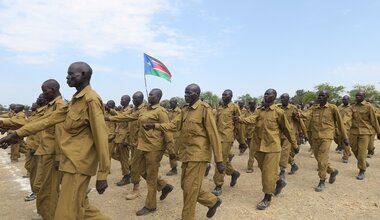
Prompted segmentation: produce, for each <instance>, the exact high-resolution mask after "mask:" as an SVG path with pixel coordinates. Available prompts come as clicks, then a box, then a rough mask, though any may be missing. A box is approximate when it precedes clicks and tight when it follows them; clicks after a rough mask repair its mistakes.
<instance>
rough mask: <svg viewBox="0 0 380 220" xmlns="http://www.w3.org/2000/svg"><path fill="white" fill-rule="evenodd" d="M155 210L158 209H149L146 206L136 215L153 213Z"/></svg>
mask: <svg viewBox="0 0 380 220" xmlns="http://www.w3.org/2000/svg"><path fill="white" fill-rule="evenodd" d="M155 211H156V209H148V208H146V207H143V208H142V209H140V210H139V211H137V212H136V215H137V216H143V215H147V214H150V213H153V212H155Z"/></svg>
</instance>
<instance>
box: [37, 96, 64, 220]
mask: <svg viewBox="0 0 380 220" xmlns="http://www.w3.org/2000/svg"><path fill="white" fill-rule="evenodd" d="M65 107H66V103H65V102H64V101H63V99H62V97H61V96H58V97H56V98H55V99H54V100H52V101H51V102H49V103H48V104H47V105H46V106H45V110H44V115H48V114H51V113H52V112H55V111H58V110H60V109H62V108H65ZM59 129H63V128H62V123H59V124H56V125H55V126H52V127H49V128H47V129H45V130H43V131H41V132H40V134H41V141H40V146H39V147H38V149H37V150H36V152H35V154H34V155H36V156H37V157H38V165H37V174H36V179H37V180H36V181H37V182H39V183H40V189H39V191H38V197H37V203H36V205H37V213H38V214H40V215H41V216H42V218H43V219H46V220H49V219H53V218H54V213H55V209H56V205H57V201H58V193H59V184H60V182H61V172H59V171H58V170H56V169H55V167H54V165H53V164H54V162H55V161H59V157H60V153H61V150H60V149H58V148H59V146H58V145H59V144H58V143H57V141H58V139H59V137H57V134H56V132H57V133H59V132H60V131H58V130H59Z"/></svg>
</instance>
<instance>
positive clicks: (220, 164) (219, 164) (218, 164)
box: [216, 161, 224, 173]
mask: <svg viewBox="0 0 380 220" xmlns="http://www.w3.org/2000/svg"><path fill="white" fill-rule="evenodd" d="M216 169H217V170H218V172H219V173H223V172H224V164H223V162H222V161H219V162H216Z"/></svg>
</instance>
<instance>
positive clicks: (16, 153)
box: [3, 111, 27, 161]
mask: <svg viewBox="0 0 380 220" xmlns="http://www.w3.org/2000/svg"><path fill="white" fill-rule="evenodd" d="M8 115H9V116H11V117H10V118H6V119H3V124H4V126H6V127H8V128H10V129H12V128H18V127H20V126H22V125H24V124H25V123H26V122H27V119H26V116H25V112H23V111H20V112H18V113H13V114H11V113H9V114H8ZM21 143H22V140H20V141H18V142H17V143H15V144H12V145H11V160H12V161H18V158H20V145H21Z"/></svg>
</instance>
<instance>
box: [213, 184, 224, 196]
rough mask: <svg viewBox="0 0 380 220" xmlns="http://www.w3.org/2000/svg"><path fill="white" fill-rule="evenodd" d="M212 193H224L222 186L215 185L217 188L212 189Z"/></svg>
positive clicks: (216, 194) (217, 194)
mask: <svg viewBox="0 0 380 220" xmlns="http://www.w3.org/2000/svg"><path fill="white" fill-rule="evenodd" d="M212 194H214V195H215V196H220V195H222V186H215V189H214V190H213V191H212Z"/></svg>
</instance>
